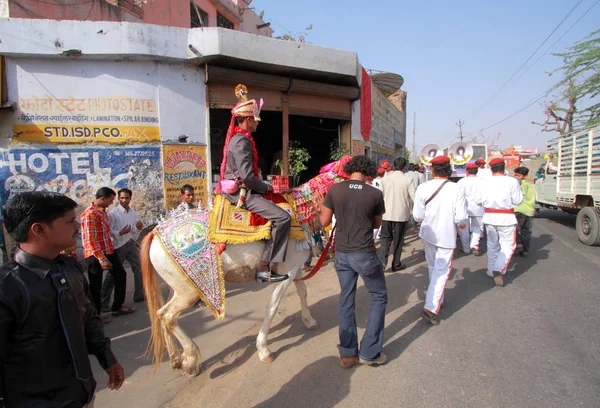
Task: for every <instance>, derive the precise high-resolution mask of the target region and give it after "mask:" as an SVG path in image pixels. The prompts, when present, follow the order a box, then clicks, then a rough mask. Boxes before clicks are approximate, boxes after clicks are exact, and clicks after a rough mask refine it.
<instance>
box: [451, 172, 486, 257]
mask: <svg viewBox="0 0 600 408" xmlns="http://www.w3.org/2000/svg"><path fill="white" fill-rule="evenodd" d="M478 169H479V166H478V165H477V163H467V175H466V177H463V178H462V179H460V180H459V181H458V183H457V184H458V185H459V187H461V188H462V189H463V190H464V191H465V198H466V199H467V212H468V214H469V219H468V223H467V228H463V229H459V230H458V235H459V236H460V242H461V244H462V251H463V252H464V253H465V254H468V253H470V252H473V254H474V255H475V256H479V241H480V240H481V235H482V233H483V222H482V221H481V220H482V218H483V207H481V206H480V205H477V203H476V202H475V200H476V198H477V195H478V194H479V188H480V186H481V184H482V181H481V179H480V178H478V177H477V172H478Z"/></svg>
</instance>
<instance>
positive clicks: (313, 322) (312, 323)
mask: <svg viewBox="0 0 600 408" xmlns="http://www.w3.org/2000/svg"><path fill="white" fill-rule="evenodd" d="M302 322H303V323H304V326H306V328H307V329H308V330H317V329H318V328H319V323H317V321H316V320H315V319H311V320H308V321H306V320H304V319H302Z"/></svg>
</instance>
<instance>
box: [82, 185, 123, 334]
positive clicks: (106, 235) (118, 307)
mask: <svg viewBox="0 0 600 408" xmlns="http://www.w3.org/2000/svg"><path fill="white" fill-rule="evenodd" d="M116 195H117V194H116V193H115V192H114V190H112V189H110V188H108V187H101V188H100V189H99V190H98V191H97V192H96V200H95V201H94V202H92V204H91V205H90V206H89V207H88V208H86V210H85V211H84V212H83V213H82V214H81V238H82V241H83V251H84V255H83V256H84V257H85V260H86V264H87V265H88V279H89V281H90V293H91V295H92V301H93V303H94V306H96V311H98V313H100V310H101V309H100V301H101V291H102V275H103V272H104V271H110V272H111V273H112V275H113V278H114V280H115V298H114V303H113V305H112V315H113V316H121V315H126V314H131V313H133V312H135V309H134V308H132V307H126V306H123V302H124V301H125V286H126V282H127V281H126V279H127V278H126V275H125V269H123V265H122V264H121V261H119V257H118V256H117V255H116V254H115V253H114V252H115V249H114V246H113V243H112V241H111V238H110V226H109V224H108V217H107V215H106V209H107V208H108V207H109V206H110V205H111V204H112V203H113V201H114V200H115V197H116ZM108 321H110V320H109V319H104V322H105V323H108Z"/></svg>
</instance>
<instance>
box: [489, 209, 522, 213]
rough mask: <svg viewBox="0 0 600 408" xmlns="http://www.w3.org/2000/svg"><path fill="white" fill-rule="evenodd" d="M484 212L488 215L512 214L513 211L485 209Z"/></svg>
mask: <svg viewBox="0 0 600 408" xmlns="http://www.w3.org/2000/svg"><path fill="white" fill-rule="evenodd" d="M485 212H486V213H488V214H514V213H515V210H513V209H512V208H486V209H485Z"/></svg>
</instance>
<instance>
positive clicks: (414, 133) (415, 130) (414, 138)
mask: <svg viewBox="0 0 600 408" xmlns="http://www.w3.org/2000/svg"><path fill="white" fill-rule="evenodd" d="M416 135H417V112H413V144H412V153H411V156H412V157H413V159H415V158H416V157H417V138H416Z"/></svg>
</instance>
